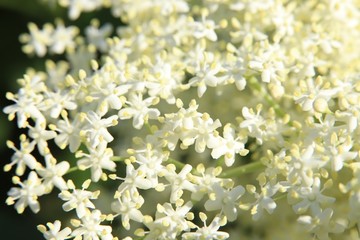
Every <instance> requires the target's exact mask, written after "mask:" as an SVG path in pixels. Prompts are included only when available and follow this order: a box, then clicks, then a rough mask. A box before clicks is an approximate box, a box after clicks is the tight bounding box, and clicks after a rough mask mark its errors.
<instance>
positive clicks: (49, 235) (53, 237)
mask: <svg viewBox="0 0 360 240" xmlns="http://www.w3.org/2000/svg"><path fill="white" fill-rule="evenodd" d="M46 225H47V227H48V228H49V230H47V229H46V227H45V226H44V225H38V229H39V231H40V232H41V233H42V234H43V235H44V237H45V239H48V240H65V239H68V238H69V237H70V236H69V235H70V234H71V229H70V228H69V227H66V228H64V229H63V230H60V228H61V222H60V221H59V220H56V221H55V222H54V223H51V222H48V223H47V224H46Z"/></svg>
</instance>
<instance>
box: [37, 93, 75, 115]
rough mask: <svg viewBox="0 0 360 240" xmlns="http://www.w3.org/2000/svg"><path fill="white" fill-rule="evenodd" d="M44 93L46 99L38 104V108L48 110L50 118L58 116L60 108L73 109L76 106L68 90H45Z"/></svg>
mask: <svg viewBox="0 0 360 240" xmlns="http://www.w3.org/2000/svg"><path fill="white" fill-rule="evenodd" d="M45 95H46V99H45V100H44V102H42V103H41V104H39V108H40V109H41V110H42V111H49V115H50V116H51V117H52V118H55V119H56V118H58V117H59V116H60V113H61V111H62V110H65V109H66V110H75V109H76V108H77V104H76V103H75V102H74V99H73V96H72V95H71V94H70V92H64V91H57V92H46V94H45Z"/></svg>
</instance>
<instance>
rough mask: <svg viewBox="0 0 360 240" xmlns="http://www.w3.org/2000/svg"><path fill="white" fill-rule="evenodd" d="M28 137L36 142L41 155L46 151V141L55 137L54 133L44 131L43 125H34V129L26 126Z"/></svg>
mask: <svg viewBox="0 0 360 240" xmlns="http://www.w3.org/2000/svg"><path fill="white" fill-rule="evenodd" d="M28 128H29V136H30V137H31V138H32V139H34V142H36V145H37V148H38V150H39V152H40V154H41V155H45V152H46V151H48V144H47V141H48V140H50V139H53V138H55V137H56V132H54V131H51V130H46V129H45V128H46V127H45V124H44V123H36V124H35V126H34V127H32V126H28Z"/></svg>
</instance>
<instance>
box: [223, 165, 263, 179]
mask: <svg viewBox="0 0 360 240" xmlns="http://www.w3.org/2000/svg"><path fill="white" fill-rule="evenodd" d="M264 167H265V166H264V164H262V163H261V162H254V163H249V164H246V165H243V166H240V167H236V168H232V169H229V170H227V171H224V172H222V173H221V174H220V177H221V178H231V177H239V176H241V175H244V174H247V173H252V172H256V171H258V170H261V169H263V168H264Z"/></svg>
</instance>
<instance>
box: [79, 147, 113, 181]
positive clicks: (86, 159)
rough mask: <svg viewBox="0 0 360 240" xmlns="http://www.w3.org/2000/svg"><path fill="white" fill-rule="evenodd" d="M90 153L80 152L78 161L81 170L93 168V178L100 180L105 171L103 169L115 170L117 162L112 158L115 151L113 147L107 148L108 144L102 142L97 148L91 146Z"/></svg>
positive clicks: (93, 179)
mask: <svg viewBox="0 0 360 240" xmlns="http://www.w3.org/2000/svg"><path fill="white" fill-rule="evenodd" d="M89 151H90V153H89V154H86V153H83V152H78V153H77V154H76V155H77V157H81V159H79V160H78V161H77V165H78V166H79V168H80V169H81V170H85V169H88V168H91V180H92V181H93V182H98V181H99V180H100V177H101V175H102V173H103V169H106V170H109V171H112V172H114V171H115V169H116V164H115V163H114V162H113V161H112V160H111V157H113V155H114V153H113V150H112V149H111V148H107V145H106V144H104V143H100V144H99V145H98V146H96V147H95V148H89Z"/></svg>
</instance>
